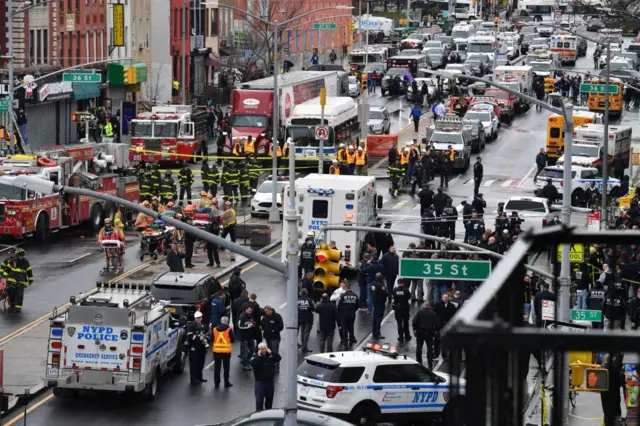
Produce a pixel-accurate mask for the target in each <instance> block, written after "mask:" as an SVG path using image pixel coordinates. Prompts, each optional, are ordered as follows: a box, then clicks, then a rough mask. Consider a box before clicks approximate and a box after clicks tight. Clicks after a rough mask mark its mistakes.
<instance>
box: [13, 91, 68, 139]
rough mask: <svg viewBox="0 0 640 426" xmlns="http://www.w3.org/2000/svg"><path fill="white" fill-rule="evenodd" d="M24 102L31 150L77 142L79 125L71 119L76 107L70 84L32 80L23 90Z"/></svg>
mask: <svg viewBox="0 0 640 426" xmlns="http://www.w3.org/2000/svg"><path fill="white" fill-rule="evenodd" d="M24 105H25V112H26V113H27V137H28V141H29V146H30V147H31V149H32V150H34V151H35V150H37V149H39V148H41V147H45V146H53V145H66V144H69V143H73V142H77V135H76V128H75V126H74V125H73V123H72V122H71V114H72V113H73V112H75V111H76V109H77V106H76V101H75V100H74V99H73V85H72V84H71V83H65V82H51V83H42V82H39V84H38V85H36V84H35V83H33V84H32V85H31V87H27V88H26V90H25V91H24Z"/></svg>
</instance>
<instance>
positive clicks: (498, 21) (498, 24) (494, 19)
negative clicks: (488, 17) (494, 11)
mask: <svg viewBox="0 0 640 426" xmlns="http://www.w3.org/2000/svg"><path fill="white" fill-rule="evenodd" d="M493 26H494V27H495V28H496V30H497V29H498V27H499V26H500V18H498V17H497V16H496V17H495V18H493Z"/></svg>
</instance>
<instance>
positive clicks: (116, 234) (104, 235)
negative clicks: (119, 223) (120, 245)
mask: <svg viewBox="0 0 640 426" xmlns="http://www.w3.org/2000/svg"><path fill="white" fill-rule="evenodd" d="M124 238H125V237H124V232H122V231H121V230H120V229H118V228H116V227H114V228H111V230H110V231H107V230H106V229H104V227H103V228H102V229H101V230H100V232H99V233H98V244H100V243H102V242H103V241H105V240H116V241H117V240H120V241H124Z"/></svg>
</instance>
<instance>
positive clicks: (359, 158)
mask: <svg viewBox="0 0 640 426" xmlns="http://www.w3.org/2000/svg"><path fill="white" fill-rule="evenodd" d="M366 164H367V154H365V153H364V151H359V152H358V153H356V166H364V165H366Z"/></svg>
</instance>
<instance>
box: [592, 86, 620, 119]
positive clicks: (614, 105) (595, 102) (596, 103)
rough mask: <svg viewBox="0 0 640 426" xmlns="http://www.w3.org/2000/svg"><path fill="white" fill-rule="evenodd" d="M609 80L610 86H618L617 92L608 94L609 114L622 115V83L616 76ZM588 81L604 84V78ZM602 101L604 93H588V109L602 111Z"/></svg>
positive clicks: (611, 115) (613, 115)
mask: <svg viewBox="0 0 640 426" xmlns="http://www.w3.org/2000/svg"><path fill="white" fill-rule="evenodd" d="M610 80H611V81H610V84H611V85H612V86H614V85H615V86H618V93H617V94H615V95H614V94H610V95H609V116H610V117H620V115H622V106H623V103H622V92H623V90H624V85H623V84H622V81H621V80H620V79H618V78H611V79H610ZM588 83H589V84H604V79H601V80H598V81H589V82H588ZM604 101H605V98H604V93H589V103H588V105H589V111H593V112H602V113H604Z"/></svg>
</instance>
